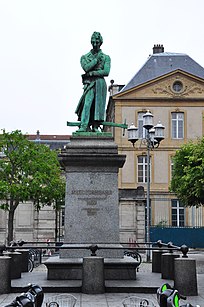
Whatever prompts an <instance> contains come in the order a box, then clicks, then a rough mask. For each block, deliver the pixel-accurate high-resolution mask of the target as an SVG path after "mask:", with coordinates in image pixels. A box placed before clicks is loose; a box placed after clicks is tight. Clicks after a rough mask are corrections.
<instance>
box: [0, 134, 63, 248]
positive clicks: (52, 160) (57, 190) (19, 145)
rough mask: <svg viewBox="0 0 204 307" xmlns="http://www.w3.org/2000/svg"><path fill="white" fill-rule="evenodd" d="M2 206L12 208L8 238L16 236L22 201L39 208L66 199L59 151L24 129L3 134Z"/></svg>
mask: <svg viewBox="0 0 204 307" xmlns="http://www.w3.org/2000/svg"><path fill="white" fill-rule="evenodd" d="M0 151H1V157H0V200H1V205H0V208H1V209H3V210H6V211H8V237H7V242H8V243H9V242H10V241H12V240H13V221H14V213H15V210H16V208H17V207H18V205H19V203H20V202H26V201H32V202H33V203H34V205H35V207H36V209H37V210H40V208H41V207H42V206H43V205H45V204H48V205H51V204H56V202H57V201H59V200H62V199H64V194H65V180H64V179H63V177H62V176H61V170H60V165H59V162H58V159H57V153H56V152H55V151H51V150H50V149H49V148H48V147H47V146H45V145H42V144H37V143H34V142H31V141H29V140H28V139H27V138H26V136H24V135H23V134H22V133H21V131H18V130H16V131H13V132H11V133H7V132H5V131H3V134H1V136H0Z"/></svg>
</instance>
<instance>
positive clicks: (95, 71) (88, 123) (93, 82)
mask: <svg viewBox="0 0 204 307" xmlns="http://www.w3.org/2000/svg"><path fill="white" fill-rule="evenodd" d="M102 43H103V38H102V36H101V34H100V33H99V32H94V33H93V34H92V36H91V44H92V46H93V49H92V50H91V51H90V52H89V53H87V54H85V55H83V56H82V57H81V67H82V68H83V70H84V71H85V74H83V75H82V82H83V85H84V93H83V95H82V97H81V99H80V101H79V103H78V106H77V108H76V111H75V113H76V114H77V115H78V120H79V121H81V125H80V128H79V130H78V131H79V132H83V131H91V130H92V131H97V130H98V127H99V125H100V123H101V122H103V121H104V119H105V105H106V94H107V86H106V82H105V79H104V77H106V76H108V75H109V72H110V62H111V60H110V57H109V56H108V55H106V54H104V53H103V52H102V50H101V49H100V47H101V45H102Z"/></svg>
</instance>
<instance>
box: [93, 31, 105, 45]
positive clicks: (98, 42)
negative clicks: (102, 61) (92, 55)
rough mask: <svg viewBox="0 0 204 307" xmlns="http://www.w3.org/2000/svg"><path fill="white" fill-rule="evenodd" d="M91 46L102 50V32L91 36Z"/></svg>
mask: <svg viewBox="0 0 204 307" xmlns="http://www.w3.org/2000/svg"><path fill="white" fill-rule="evenodd" d="M91 44H92V46H93V48H94V47H96V45H97V46H98V47H99V48H100V46H101V45H102V44H103V37H102V36H101V33H100V32H94V33H93V34H92V36H91Z"/></svg>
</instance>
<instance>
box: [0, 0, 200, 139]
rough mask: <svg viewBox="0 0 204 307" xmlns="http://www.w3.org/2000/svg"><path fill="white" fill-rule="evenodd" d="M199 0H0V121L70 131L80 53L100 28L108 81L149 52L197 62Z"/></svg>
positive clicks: (121, 77) (125, 77) (122, 79)
mask: <svg viewBox="0 0 204 307" xmlns="http://www.w3.org/2000/svg"><path fill="white" fill-rule="evenodd" d="M203 30H204V1H203V0H154V1H153V0H142V1H141V0H123V1H122V0H101V1H97V0H73V1H70V0H0V102H1V108H0V128H1V129H6V131H12V130H15V129H19V130H21V131H22V132H23V133H29V134H34V133H36V131H37V130H40V133H41V134H70V133H71V132H72V131H74V130H76V128H74V129H73V128H69V127H67V126H66V122H67V121H76V120H77V116H76V114H75V108H76V105H77V103H78V101H79V99H80V97H81V95H82V92H83V90H82V83H81V74H82V73H83V70H82V68H81V66H80V57H81V55H83V54H85V53H87V52H88V51H89V50H90V49H91V44H90V37H91V35H92V33H93V32H94V31H99V32H101V34H102V36H103V40H104V43H103V45H102V50H103V52H104V53H106V54H108V55H110V57H111V72H110V75H109V76H108V77H107V78H106V81H107V84H108V85H109V84H110V80H111V79H114V80H115V83H117V84H127V83H128V82H129V81H130V79H131V78H132V77H133V76H134V75H135V73H136V72H137V71H138V70H139V69H140V68H141V66H142V65H143V64H144V63H145V62H146V60H147V58H148V56H149V55H150V54H152V48H153V45H154V44H163V45H164V48H165V51H167V52H177V53H186V54H188V55H189V56H190V57H192V58H193V59H194V60H195V61H196V62H198V63H199V64H200V65H201V66H203V67H204V31H203Z"/></svg>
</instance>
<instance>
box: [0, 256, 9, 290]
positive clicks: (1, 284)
mask: <svg viewBox="0 0 204 307" xmlns="http://www.w3.org/2000/svg"><path fill="white" fill-rule="evenodd" d="M10 261H11V257H7V256H0V294H5V293H10V292H11V277H10V269H11V263H10Z"/></svg>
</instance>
